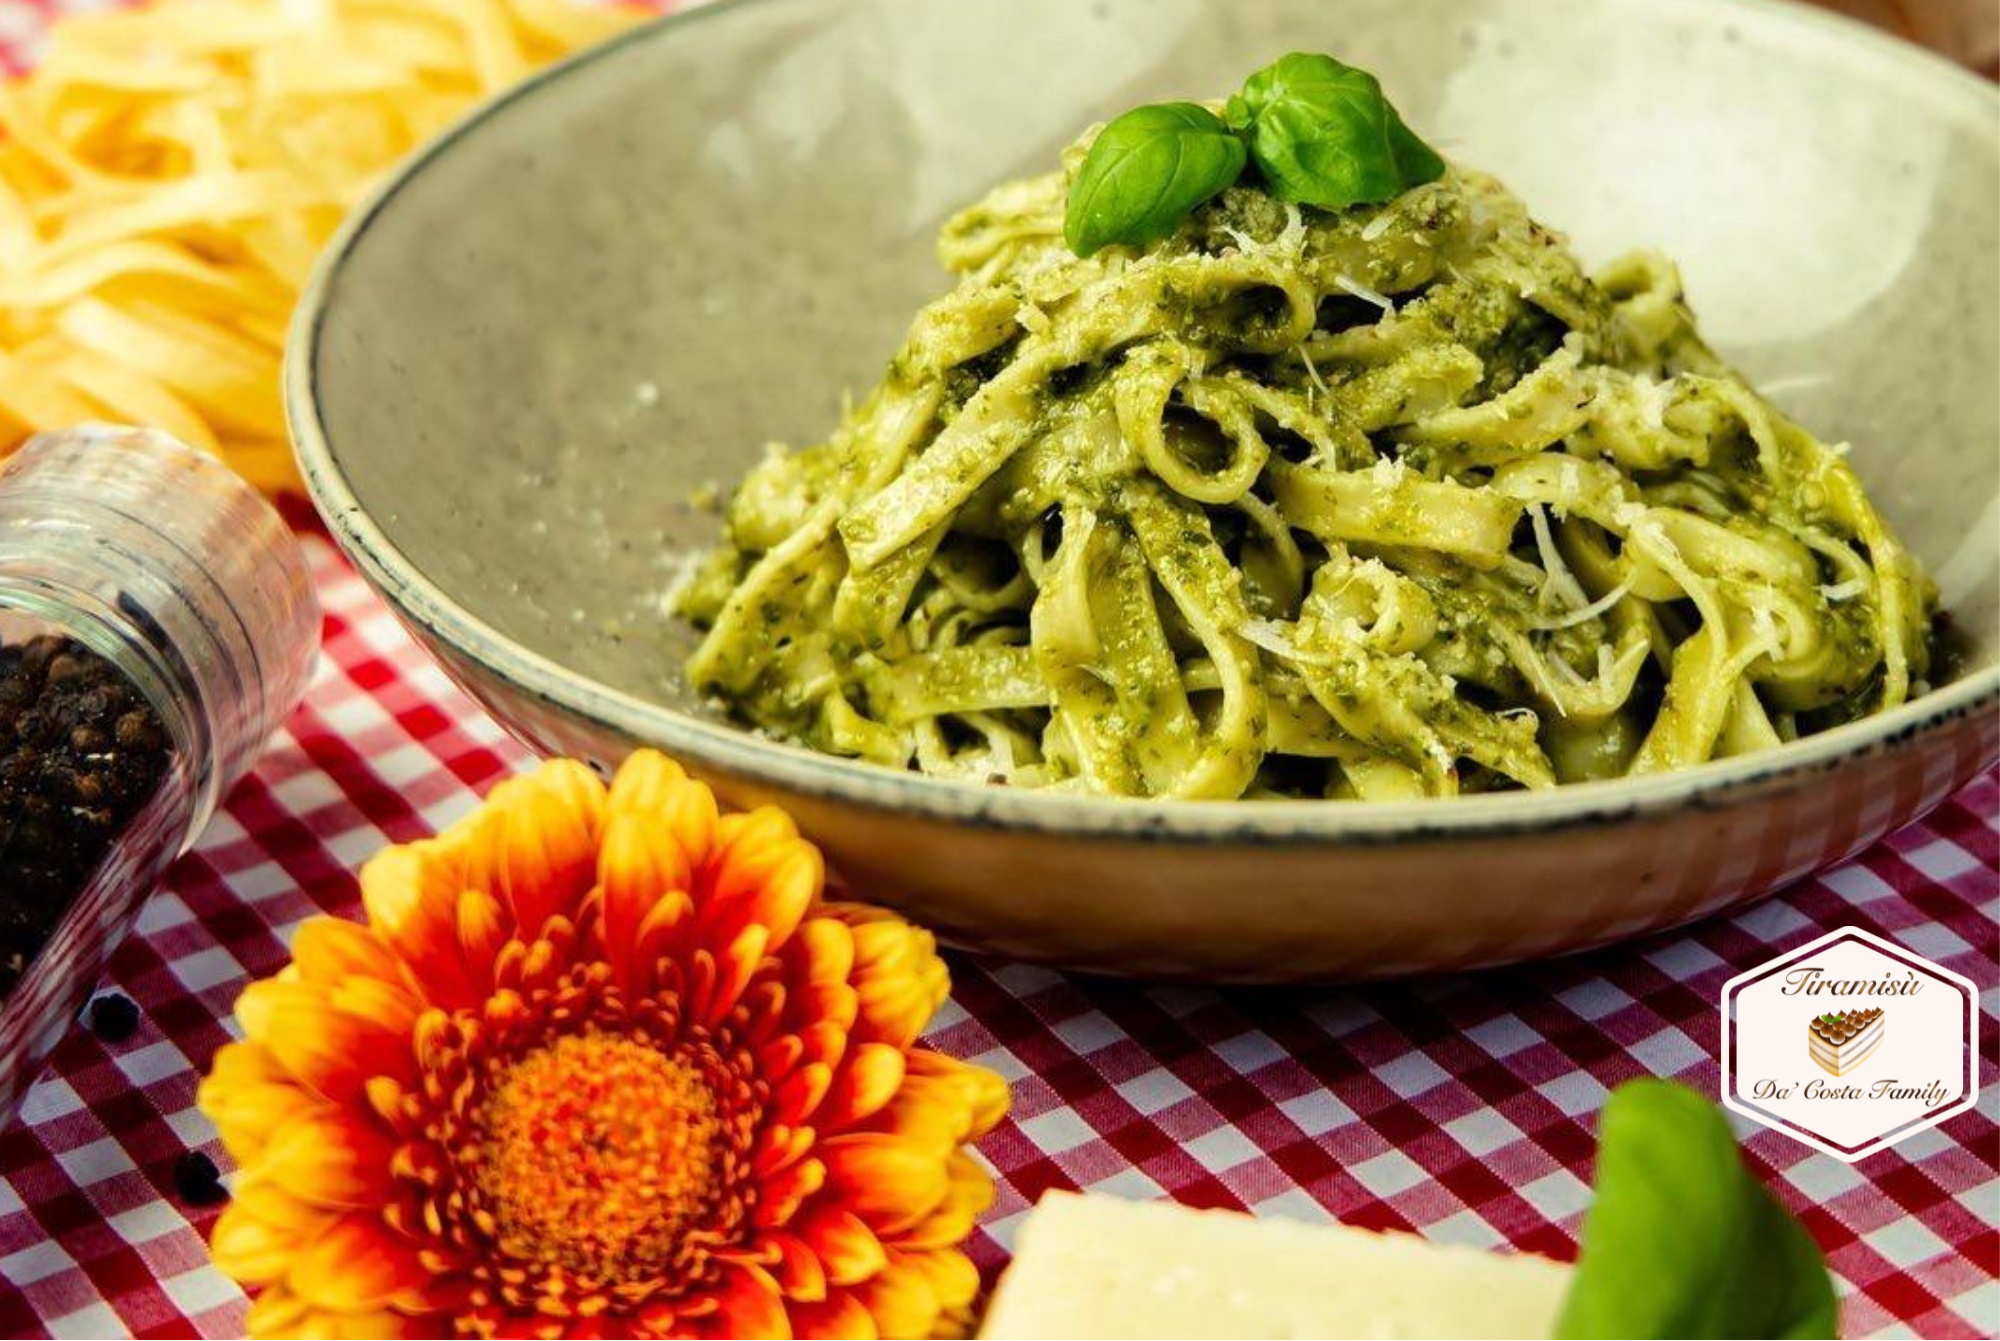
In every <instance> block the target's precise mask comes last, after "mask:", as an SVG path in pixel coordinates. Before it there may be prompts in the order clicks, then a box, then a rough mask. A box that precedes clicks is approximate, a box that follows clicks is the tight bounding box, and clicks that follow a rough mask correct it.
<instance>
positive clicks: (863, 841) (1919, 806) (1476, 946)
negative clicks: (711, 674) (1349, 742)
mask: <svg viewBox="0 0 2000 1341" xmlns="http://www.w3.org/2000/svg"><path fill="white" fill-rule="evenodd" d="M415 632H416V633H417V634H418V636H419V637H420V638H423V640H424V641H425V642H426V643H427V645H428V646H429V647H430V648H431V650H432V651H433V652H436V653H437V654H438V656H439V659H440V661H441V662H442V664H443V665H444V667H445V669H446V671H447V673H449V674H450V675H451V676H452V678H453V679H454V680H455V681H456V682H457V683H458V684H459V685H460V686H461V687H463V688H464V689H465V690H466V691H467V692H468V693H470V694H471V695H472V696H473V697H474V698H476V699H478V700H479V701H480V702H481V703H482V704H483V705H485V707H486V708H487V710H488V711H489V712H491V713H492V714H493V715H494V717H495V718H497V719H498V720H499V721H500V722H501V724H502V725H504V726H505V727H506V728H507V729H508V730H509V731H511V732H512V733H513V734H514V735H516V736H518V737H519V738H520V739H521V740H523V741H525V742H527V743H528V744H529V745H530V746H531V747H533V748H534V749H536V750H537V751H539V752H541V753H543V754H546V755H561V756H567V757H570V758H576V759H583V760H586V761H588V762H589V763H591V764H592V765H593V766H594V767H596V768H597V769H598V770H599V771H600V772H604V773H607V774H608V773H609V772H611V771H612V770H613V769H614V768H615V767H616V766H617V763H618V761H619V760H621V759H623V758H624V757H625V755H626V754H627V753H629V752H630V751H631V750H632V749H634V748H637V747H639V746H642V745H650V744H658V743H659V742H656V741H648V740H639V739H634V738H632V737H631V736H629V735H626V734H624V733H623V732H621V731H620V730H619V729H618V728H616V727H614V726H611V725H608V724H606V723H603V722H599V721H594V720H591V719H590V718H588V717H583V716H579V715H578V714H576V713H574V712H572V711H570V710H568V709H566V708H564V707H562V706H560V705H556V704H551V703H548V702H546V701H544V700H542V699H540V698H539V697H538V696H536V695H535V694H534V693H533V692H532V691H530V690H528V689H527V688H526V687H525V686H522V685H519V684H514V683H511V682H509V681H508V680H507V679H506V678H505V677H504V676H503V675H501V674H499V673H497V672H495V671H494V670H492V669H490V668H488V667H486V666H484V665H481V664H479V663H478V662H476V661H472V660H468V659H466V658H464V657H462V656H460V655H458V654H456V653H455V652H454V651H453V650H452V649H451V648H450V646H449V645H447V644H445V643H443V642H442V641H440V640H438V639H436V638H435V637H425V634H424V630H422V629H421V628H417V629H415ZM678 753H679V757H680V759H681V760H682V762H683V763H685V764H686V765H688V767H689V770H690V771H691V772H692V773H694V774H695V776H697V777H700V778H702V779H703V780H704V781H706V782H708V783H709V784H710V785H711V786H713V787H714V788H715V790H716V792H717V793H718V794H719V795H720V796H721V797H722V798H723V799H724V800H725V801H726V802H728V803H730V804H733V805H735V806H739V807H743V808H749V807H753V806H759V805H778V806H782V807H784V808H785V809H786V810H788V811H790V812H791V814H792V815H793V816H794V817H795V818H796V819H797V820H798V823H799V826H800V828H801V829H802V830H803V831H804V832H805V833H806V834H807V835H809V836H810V837H811V838H813V840H814V841H815V842H817V843H818V844H819V845H820V847H821V848H822V849H824V850H825V852H826V854H827V858H828V861H829V863H830V865H831V867H832V868H833V870H834V871H835V873H836V875H837V877H838V879H839V880H840V882H841V883H842V884H843V885H844V886H845V889H846V891H847V893H848V895H849V896H851V897H855V898H860V899H865V900H867V901H869V902H872V903H879V904H883V905H885V906H887V907H891V908H895V909H897V910H899V911H900V912H902V913H904V914H905V915H907V916H909V917H911V918H913V919H915V920H916V921H918V922H921V923H922V924H923V925H925V926H927V927H929V928H931V929H932V930H933V931H935V932H937V934H938V935H939V936H940V937H941V938H942V939H944V940H945V941H947V942H949V943H951V944H954V945H958V946H962V947H965V948H968V949H977V950H983V951H988V952H992V953H995V954H1001V955H1006V956H1009V957H1012V958H1016V959H1022V960H1027V961H1032V962H1037V963H1046V964H1050V965H1054V966H1056V967H1061V968H1075V969H1086V970H1091V971H1096V972H1111V973H1116V974H1123V975H1131V976H1138V977H1147V978H1162V979H1191V980H1199V981H1204V982H1235V983H1290V982H1355V981H1363V980H1367V979H1376V978H1393V977H1401V976H1406V975H1411V974H1421V973H1442V972H1452V971H1457V970H1464V969H1475V968H1484V967H1489V966H1492V965H1498V964H1508V963H1516V962H1520V961H1524V960H1532V959H1541V958H1546V957H1549V956H1552V955H1560V954H1569V953H1575V952H1580V951H1584V950H1591V949H1595V948H1597V947H1599V946H1603V945H1609V944H1612V943H1614V942H1617V941H1623V940H1628V939H1630V938H1632V937H1635V936H1643V935H1645V934H1647V933H1649V932H1655V931H1662V930H1665V929H1667V928H1669V927H1675V926H1679V925H1681V924H1683V923H1687V922H1692V921H1695V920H1698V919H1700V918H1704V917H1708V916H1711V915H1713V914H1715V913H1719V912H1722V911H1724V910H1726V909H1729V908H1734V907H1738V906H1740V905H1743V904H1746V903H1750V902H1753V901H1755V900H1757V899H1760V898H1762V897H1764V896H1765V895H1766V894H1769V893H1771V892H1772V891H1774V890H1777V889H1780V888H1782V887H1784V886H1785V885H1787V884H1789V883H1791V882H1792V881H1794V880H1797V879H1799V878H1801V877H1802V876H1805V875H1807V874H1809V873H1811V872H1813V871H1817V870H1821V869H1824V868H1825V867H1827V866H1830V865H1833V864H1834V863H1836V862H1839V861H1842V860H1844V859H1846V858H1848V857H1850V856H1853V855H1854V854H1855V853H1857V852H1859V851H1861V850H1862V849H1864V848H1866V847H1868V846H1870V845H1871V844H1873V843H1875V842H1876V841H1877V840H1879V839H1880V838H1882V837H1883V836H1884V835H1885V834H1887V833H1890V832H1891V831H1893V830H1895V829H1897V828H1900V827H1901V826H1902V825H1904V824H1907V823H1909V822H1910V821H1911V820H1914V819H1916V818H1918V817H1920V816H1922V815H1924V814H1925V813H1927V812H1928V811H1930V810H1931V809H1932V808H1934V807H1935V806H1937V805H1938V804H1939V803H1940V802H1942V801H1943V800H1944V799H1945V798H1946V797H1948V796H1950V795H1951V794H1952V793H1954V792H1956V791H1957V790H1958V789H1959V788H1961V787H1963V786H1964V785H1965V784H1966V783H1967V782H1969V781H1970V780H1971V779H1972V778H1973V777H1974V776H1976V775H1977V774H1978V773H1980V772H1981V771H1982V770H1984V769H1986V768H1989V767H1991V766H1992V763H1993V760H1994V758H1995V756H1996V754H2000V713H1996V712H1995V711H1994V710H1993V705H1992V703H1991V702H1990V701H1989V702H1986V703H1984V704H1974V705H1971V706H1969V707H1967V708H1966V709H1964V710H1963V711H1959V712H1954V713H1949V714H1945V715H1942V716H1939V717H1937V718H1936V719H1934V720H1931V721H1928V722H1926V723H1924V724H1922V725H1920V726H1918V727H1916V728H1914V729H1912V730H1910V731H1909V732H1908V733H1907V734H1905V735H1902V736H1900V737H1897V738H1894V739H1888V740H1884V741H1882V742H1881V743H1880V744H1879V745H1878V746H1876V747H1874V748H1868V749H1863V750H1859V751H1856V752H1854V753H1852V754H1843V755H1840V756H1837V757H1836V758H1834V759H1831V760H1829V761H1826V762H1823V763H1821V764H1820V765H1818V766H1817V767H1792V766H1788V765H1785V764H1783V763H1781V762H1780V758H1779V755H1775V754H1774V755H1773V756H1772V760H1771V762H1772V767H1771V769H1770V771H1769V772H1768V773H1767V774H1765V775H1763V776H1761V777H1758V778H1755V779H1752V780H1750V781H1748V782H1745V783H1743V784H1741V785H1738V786H1736V787H1733V788H1730V789H1728V790H1727V791H1717V792H1714V793H1712V794H1708V795H1705V796H1701V797H1699V798H1696V799H1694V800H1692V801H1689V802H1687V803H1684V804H1675V805H1667V806H1652V807H1648V806H1641V805H1625V804H1620V803H1619V802H1618V801H1617V800H1616V799H1615V798H1612V799H1607V800H1606V801H1605V802H1604V803H1603V804H1601V805H1600V806H1597V807H1593V808H1591V809H1588V810H1585V811H1583V812H1581V813H1578V814H1576V815H1573V816H1567V817H1565V818H1564V819H1563V820H1561V821H1560V822H1547V821H1543V820H1538V819H1533V818H1528V819H1523V820H1520V821H1516V822H1501V823H1498V824H1495V825H1493V826H1490V827H1489V828H1487V829H1486V830H1485V831H1483V832H1477V833H1473V834H1466V833H1463V832H1460V831H1458V830H1457V829H1455V828H1438V829H1433V830H1430V831H1426V829H1425V827H1424V826H1423V825H1422V824H1421V823H1419V824H1415V825H1411V826H1408V827H1406V828H1403V829H1401V830H1399V831H1397V832H1394V833H1390V834H1369V835H1356V836H1354V837H1351V838H1347V839H1341V838H1330V839H1329V838H1324V837H1319V836H1315V835H1277V834H1272V833H1271V832H1269V831H1267V830H1266V829H1265V828H1264V827H1263V826H1260V825H1259V824H1258V822H1257V818H1256V811H1257V809H1258V807H1256V806H1255V805H1254V804H1253V805H1245V806H1239V807H1237V809H1238V812H1239V813H1241V814H1242V816H1243V823H1242V825H1241V827H1240V829H1238V830H1235V831H1232V830H1230V829H1227V828H1225V829H1221V830H1219V831H1214V832H1210V833H1204V834H1200V835H1198V836H1194V835H1186V834H1176V833H1174V832H1172V831H1171V830H1169V829H1167V828H1166V827H1165V826H1161V827H1159V828H1157V829H1153V828H1147V827H1144V826H1141V827H1136V828H1132V829H1129V830H1126V831H1121V832H1106V831H1098V832H1088V831H1073V832H1062V831H1058V830H1048V829H1036V828H1023V827H1018V826H1016V825H1013V824H1009V823H1007V822H1005V821H1004V820H997V819H995V818H993V817H991V816H986V817H981V816H977V815H964V816H940V815H934V814H925V813H921V812H918V811H913V810H911V809H909V808H907V807H904V806H900V805H897V804H895V803H893V802H890V803H888V804H883V803H879V802H869V801H865V800H858V799H855V798H853V797H851V796H845V795H842V794H841V793H839V792H838V791H832V790H829V791H809V790H801V789H799V788H796V787H787V786H783V785H776V784H773V783H772V782H771V781H770V780H769V779H768V778H766V777H764V776H762V775H760V773H759V771H757V770H755V769H743V768H740V767H731V766H730V765H729V764H728V763H723V762H720V761H715V760H710V759H705V758H704V757H703V756H702V755H701V754H699V753H695V752H690V751H688V750H686V749H684V748H683V749H680V750H679V752H678ZM1781 753H1782V752H1780V754H1781ZM1104 804H1106V805H1109V806H1113V807H1118V808H1127V807H1131V808H1138V807H1142V806H1143V805H1144V803H1118V802H1109V803H1104ZM1439 804H1442V805H1447V806H1448V805H1451V804H1452V803H1451V802H1442V803H1439ZM1156 809H1157V808H1156ZM1203 809H1210V810H1212V809H1214V807H1203Z"/></svg>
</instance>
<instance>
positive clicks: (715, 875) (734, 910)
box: [697, 806, 826, 946]
mask: <svg viewBox="0 0 2000 1341" xmlns="http://www.w3.org/2000/svg"><path fill="white" fill-rule="evenodd" d="M717 832H718V835H719V836H720V839H721V845H720V847H719V848H718V850H717V851H716V853H715V855H714V856H713V858H712V859H711V861H710V864H709V870H708V871H707V872H706V878H707V885H708V894H707V897H706V898H705V899H703V900H698V903H699V915H700V918H701V926H700V930H699V931H698V933H697V934H698V935H699V936H700V937H701V939H702V941H703V943H704V944H707V945H710V946H720V945H725V944H728V943H729V942H730V941H732V940H734V939H735V938H736V936H737V935H738V934H739V933H740V932H741V930H742V929H743V928H744V927H746V926H750V925H758V926H762V927H763V928H764V929H765V930H766V931H767V932H768V934H769V936H770V944H771V945H773V946H781V945H783V944H784V943H785V942H786V941H788V940H790V939H791V937H792V933H793V932H794V931H796V930H798V927H799V923H800V922H801V921H802V920H804V918H805V915H806V913H807V912H808V911H809V910H810V909H811V907H812V906H813V903H814V901H816V900H817V899H818V898H819V893H820V889H821V887H822V886H823V885H824V884H825V883H826V860H825V858H823V857H821V856H820V852H819V849H818V848H816V847H814V846H813V845H812V844H811V843H808V842H806V841H805V840H803V839H801V838H800V837H799V836H798V828H797V826H796V825H794V824H793V823H792V820H791V817H790V816H789V815H787V814H785V813H784V812H783V811H782V810H777V809H774V808H772V807H769V806H766V807H764V808H763V809H761V810H756V811H752V812H751V813H749V814H747V815H725V816H724V817H723V819H722V822H721V824H720V825H719V826H718V829H717Z"/></svg>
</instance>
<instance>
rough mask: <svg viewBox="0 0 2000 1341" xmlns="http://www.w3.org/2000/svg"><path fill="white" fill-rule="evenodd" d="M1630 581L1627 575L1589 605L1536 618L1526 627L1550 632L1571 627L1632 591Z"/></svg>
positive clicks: (1622, 598)
mask: <svg viewBox="0 0 2000 1341" xmlns="http://www.w3.org/2000/svg"><path fill="white" fill-rule="evenodd" d="M1632 582H1633V579H1632V578H1629V577H1628V578H1626V579H1625V580H1624V581H1623V582H1620V583H1619V584H1618V585H1617V586H1615V587H1613V588H1612V589H1611V590H1609V591H1607V592H1605V593H1604V594H1603V595H1602V596H1599V597H1598V598H1597V599H1596V600H1594V601H1592V602H1591V603H1590V604H1589V605H1586V606H1582V607H1580V608H1578V609H1575V610H1571V611H1569V612H1568V613H1567V614H1562V615H1557V616H1555V617H1554V618H1551V619H1543V620H1537V621H1536V622H1534V623H1532V624H1530V625H1529V626H1528V627H1529V628H1531V629H1535V630H1537V631H1538V632H1542V633H1550V632H1553V631H1554V630H1556V629H1567V628H1573V627H1575V626H1576V625H1578V624H1581V623H1583V622H1584V621H1585V620H1587V619H1595V618H1597V617H1598V616H1599V615H1601V614H1603V613H1604V612H1605V611H1606V610H1609V609H1610V608H1611V607H1612V606H1614V605H1616V604H1618V602H1620V601H1622V600H1624V599H1625V598H1626V597H1627V596H1629V595H1630V594H1631V592H1632Z"/></svg>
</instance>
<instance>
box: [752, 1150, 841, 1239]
mask: <svg viewBox="0 0 2000 1341" xmlns="http://www.w3.org/2000/svg"><path fill="white" fill-rule="evenodd" d="M824 1186H826V1165H825V1164H823V1163H822V1162H820V1161H819V1160H817V1159H802V1160H800V1161H799V1162H798V1163H796V1164H794V1165H792V1166H791V1167H790V1168H785V1169H780V1170H778V1172H776V1173H774V1174H772V1175H771V1176H770V1177H768V1178H766V1179H765V1180H764V1182H763V1186H762V1187H760V1188H759V1189H758V1196H757V1204H756V1206H755V1207H754V1208H753V1209H752V1211H751V1218H752V1219H753V1220H754V1221H755V1223H756V1224H758V1225H760V1226H762V1227H764V1228H770V1227H772V1226H774V1225H782V1224H784V1223H785V1222H786V1221H788V1220H790V1219H791V1218H792V1215H793V1213H794V1212H796V1211H797V1210H798V1208H799V1205H800V1203H802V1202H804V1201H805V1199H806V1198H807V1197H810V1196H811V1195H812V1194H813V1193H815V1192H817V1191H819V1190H820V1189H821V1188H822V1187H824Z"/></svg>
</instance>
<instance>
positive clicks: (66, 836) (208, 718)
mask: <svg viewBox="0 0 2000 1341" xmlns="http://www.w3.org/2000/svg"><path fill="white" fill-rule="evenodd" d="M318 646H319V607H318V603H317V601H316V600H315V598H314V596H313V590H312V583H311V578H310V574H309V573H308V571H307V567H306V561H305V555H304V552H303V551H302V550H301V549H300V547H299V544H298V541H297V540H296V538H295V537H294V536H293V535H292V533H291V531H290V529H289V528H288V527H287V526H286V525H285V523H284V521H283V520H282V519H281V518H280V517H279V516H278V514H277V512H276V511H275V510H274V509H273V508H272V507H271V505H270V504H269V503H267V502H266V501H265V500H264V499H263V498H262V497H261V496H259V495H258V494H257V493H256V492H255V491H254V490H253V489H251V488H250V486H249V485H247V484H245V483H244V482H243V481H242V480H241V479H239V478H238V477H237V476H236V475H234V474H233V473H231V472H230V471H229V470H228V469H227V468H226V467H224V466H223V465H222V464H221V463H220V462H218V461H216V460H214V459H213V458H211V457H208V456H205V455H203V454H201V453H199V452H196V451H194V450H192V449H191V448H188V447H185V446H182V445H181V444H180V443H178V442H176V441H175V440H173V439H172V438H169V437H167V436H166V435H164V434H161V433H156V432H151V431H148V430H142V429H127V428H113V427H109V426H102V425H85V426H82V427H79V428H75V429H69V430H65V431H63V432H59V433H50V434H44V435H42V436H40V437H37V438H35V439H33V440H32V441H30V442H29V443H28V444H27V445H26V446H24V447H23V448H22V449H21V450H20V451H19V452H18V453H16V454H15V455H14V456H13V457H12V458H10V459H8V460H6V461H5V462H0V1123H4V1122H5V1121H7V1120H8V1119H10V1118H11V1117H12V1115H13V1113H14V1110H15V1107H16V1106H17V1104H18V1103H19V1101H20V1096H21V1095H22V1093H24V1092H25V1091H26V1089H27V1087H28V1085H29V1083H30V1082H31V1081H32V1080H33V1079H34V1076H35V1073H36V1072H37V1071H38V1070H39V1069H40V1067H41V1063H42V1061H43V1059H44V1058H45V1057H46V1056H47V1053H48V1050H49V1048H50V1047H52V1046H53V1045H54V1043H55V1041H56V1040H57V1039H58V1038H59V1037H61V1035H62V1033H63V1031H64V1030H65V1029H66V1028H67V1027H68V1026H69V1024H70V1023H71V1021H72V1020H73V1019H74V1018H75V1016H76V1012H77V1010H78V1008H79V1007H80V1006H81V1005H82V1003H83V1000H84V998H85V997H86V996H88V994H89V992H90V990H91V988H92V986H93V985H94V984H95V982H96V980H97V978H98V976H99V975H100V974H101V973H102V971H103V969H104V965H105V961H106V960H107V959H108V958H109V957H110V955H111V952H112V950H113V949H114V948H115V947H116V946H117V944H118V942H119V940H120V939H122V938H123V936H124V935H125V932H126V931H127V930H128V929H129V928H130V926H131V924H132V920H133V918H134V917H135V916H136V915H137V913H138V910H139V906H140V904H141V903H143V902H144V901H145V899H146V897H147V895H148V894H150V893H151V891H152V889H153V886H154V884H155V883H156V882H157V881H158V879H159V877H160V874H161V873H162V872H163V871H164V870H165V869H166V867H167V865H168V864H169V863H170V862H172V861H173V860H174V859H175V858H176V857H178V856H179V855H180V854H181V853H182V852H184V851H186V850H187V848H188V847H189V846H190V845H191V844H192V843H193V842H194V839H195V837H196V836H197V835H198V834H199V833H200V832H201V830H202V828H203V826H204V825H206V824H207V822H208V819H209V817H210V816H211V815H212V814H213V813H214V812H215V807H216V805H217V803H218V802H219V801H220V800H221V798H222V796H223V794H224V793H225V792H226V791H227V790H228V789H229V787H230V786H231V785H232V784H234V783H235V782H236V781H237V780H238V779H239V778H241V777H242V776H243V775H244V774H245V773H247V772H248V771H249V770H250V768H251V766H252V765H253V764H254V763H255V762H256V759H257V756H258V755H259V754H260V753H261V752H262V750H263V747H264V743H265V741H266V740H267V739H268V738H269V736H270V734H271V732H272V730H273V729H274V728H276V726H277V725H278V724H279V723H280V722H281V721H283V720H284V718H285V717H286V716H287V715H288V714H289V713H290V711H291V709H292V708H293V706H294V705H295V704H296V703H297V702H298V700H299V698H300V696H301V695H302V694H303V693H304V691H305V685H306V680H307V678H308V677H309V675H310V674H311V670H312V664H313V658H314V655H315V652H316V650H317V648H318Z"/></svg>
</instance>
